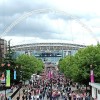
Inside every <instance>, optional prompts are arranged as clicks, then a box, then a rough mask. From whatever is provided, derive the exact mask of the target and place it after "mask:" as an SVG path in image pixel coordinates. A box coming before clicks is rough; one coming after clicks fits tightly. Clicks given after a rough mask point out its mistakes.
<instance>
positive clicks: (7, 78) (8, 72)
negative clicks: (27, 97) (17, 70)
mask: <svg viewBox="0 0 100 100" xmlns="http://www.w3.org/2000/svg"><path fill="white" fill-rule="evenodd" d="M6 87H10V70H6Z"/></svg>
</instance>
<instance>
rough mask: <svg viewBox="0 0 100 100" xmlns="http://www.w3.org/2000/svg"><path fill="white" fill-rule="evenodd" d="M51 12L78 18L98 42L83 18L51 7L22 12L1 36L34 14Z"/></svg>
mask: <svg viewBox="0 0 100 100" xmlns="http://www.w3.org/2000/svg"><path fill="white" fill-rule="evenodd" d="M49 12H52V13H60V14H62V15H65V16H69V17H70V18H71V19H74V20H76V21H77V22H78V23H79V24H80V25H81V26H82V27H84V28H85V29H86V30H88V32H89V33H90V34H91V35H92V37H93V38H94V39H95V40H96V41H97V42H98V39H97V38H96V37H95V36H94V33H93V31H92V30H91V29H90V28H89V27H88V26H87V25H86V24H84V23H83V22H82V21H81V20H79V18H78V17H77V16H73V15H71V14H68V13H66V12H64V11H59V10H56V9H51V8H46V9H37V10H32V11H30V12H26V13H24V14H22V15H21V16H20V17H19V18H18V19H16V20H15V21H14V22H12V23H11V24H10V26H8V27H7V28H6V29H5V30H4V32H3V33H2V34H1V36H0V37H3V36H5V35H6V34H7V33H8V32H9V31H10V30H11V29H13V28H14V27H15V26H16V25H17V24H18V23H20V22H21V21H23V20H24V19H26V18H27V17H29V16H31V15H32V14H40V13H49Z"/></svg>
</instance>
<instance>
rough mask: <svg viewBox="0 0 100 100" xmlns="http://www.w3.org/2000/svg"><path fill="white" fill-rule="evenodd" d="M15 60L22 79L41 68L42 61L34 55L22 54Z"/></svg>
mask: <svg viewBox="0 0 100 100" xmlns="http://www.w3.org/2000/svg"><path fill="white" fill-rule="evenodd" d="M16 62H17V64H18V66H19V67H20V70H21V71H22V76H23V80H27V79H29V78H30V77H31V75H32V74H33V73H40V72H41V71H42V70H43V63H42V61H41V60H38V59H36V58H35V57H34V56H29V55H25V54H22V55H20V56H19V57H18V58H17V59H16Z"/></svg>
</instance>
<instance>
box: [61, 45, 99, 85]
mask: <svg viewBox="0 0 100 100" xmlns="http://www.w3.org/2000/svg"><path fill="white" fill-rule="evenodd" d="M90 65H92V66H93V69H94V75H95V81H96V82H100V72H99V70H100V45H99V44H98V45H97V46H88V47H86V48H83V49H80V50H78V52H77V53H76V54H75V55H74V56H67V57H65V58H64V59H63V60H61V61H59V66H60V70H61V71H63V73H65V75H67V77H70V78H72V79H73V80H74V81H77V82H79V83H84V84H88V83H89V82H90Z"/></svg>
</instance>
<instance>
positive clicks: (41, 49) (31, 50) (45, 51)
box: [11, 43, 86, 64]
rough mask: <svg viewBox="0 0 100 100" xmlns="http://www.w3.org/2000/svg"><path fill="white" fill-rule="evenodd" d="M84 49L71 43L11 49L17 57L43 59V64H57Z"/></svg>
mask: <svg viewBox="0 0 100 100" xmlns="http://www.w3.org/2000/svg"><path fill="white" fill-rule="evenodd" d="M84 47H86V46H85V45H79V44H70V43H31V44H21V45H15V46H11V49H12V50H14V51H15V57H17V56H18V55H20V54H29V55H34V56H35V57H37V58H39V59H42V61H43V62H51V63H55V64H56V63H58V61H59V60H60V59H61V58H63V57H65V56H67V55H74V54H75V53H76V52H77V51H78V50H79V49H80V48H84Z"/></svg>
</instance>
